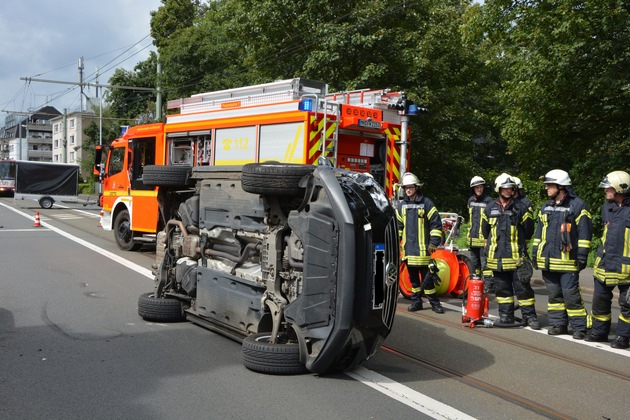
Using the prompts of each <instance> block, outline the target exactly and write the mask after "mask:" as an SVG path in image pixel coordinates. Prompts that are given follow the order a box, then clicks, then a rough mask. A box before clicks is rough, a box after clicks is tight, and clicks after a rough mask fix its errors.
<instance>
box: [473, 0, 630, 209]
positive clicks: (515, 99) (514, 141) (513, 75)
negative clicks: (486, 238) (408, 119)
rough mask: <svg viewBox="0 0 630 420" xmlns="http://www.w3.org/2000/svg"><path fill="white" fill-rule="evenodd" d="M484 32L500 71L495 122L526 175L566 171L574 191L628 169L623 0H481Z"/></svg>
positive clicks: (629, 95)
mask: <svg viewBox="0 0 630 420" xmlns="http://www.w3.org/2000/svg"><path fill="white" fill-rule="evenodd" d="M483 10H484V19H485V21H484V23H483V25H482V26H483V27H484V28H485V30H486V31H487V40H488V42H489V44H491V45H492V47H491V49H492V50H493V51H494V57H493V59H492V62H493V66H495V67H498V68H501V69H502V71H503V72H504V73H505V75H504V80H503V83H502V87H501V89H500V90H499V91H498V95H497V100H498V103H499V104H500V105H501V108H502V113H501V114H499V115H496V121H497V124H498V125H499V126H500V127H501V133H502V135H503V137H504V138H505V139H506V141H507V143H508V145H509V148H508V150H509V152H510V153H511V154H512V156H513V157H514V159H515V161H516V163H517V165H518V168H519V169H520V170H521V171H523V172H525V173H528V174H529V175H530V177H531V178H532V179H535V178H536V177H537V176H539V175H542V174H544V173H545V172H546V171H548V170H550V169H553V168H560V169H565V170H567V171H569V173H571V174H572V177H575V178H576V180H577V178H578V175H580V174H588V175H589V176H590V177H595V179H592V178H589V179H588V180H587V179H582V180H579V181H581V182H580V183H578V184H577V185H576V191H577V192H578V194H579V195H581V196H582V197H583V198H585V199H586V200H587V201H589V202H591V203H592V204H595V203H596V202H601V200H599V196H598V194H597V192H596V191H595V189H596V185H597V183H598V182H599V180H601V178H603V177H604V175H605V174H606V173H608V172H610V171H611V170H615V169H623V168H626V169H627V168H628V163H627V162H628V161H627V156H628V154H629V153H630V135H629V134H630V133H629V130H628V123H627V122H628V121H629V120H630V89H628V86H630V62H629V60H628V49H627V46H628V45H630V32H629V31H628V27H630V13H629V12H630V10H629V5H628V3H627V2H625V1H623V0H611V1H605V2H604V1H600V0H579V1H577V0H551V1H542V0H536V1H522V0H521V1H506V0H492V1H486V2H485V5H484V7H483Z"/></svg>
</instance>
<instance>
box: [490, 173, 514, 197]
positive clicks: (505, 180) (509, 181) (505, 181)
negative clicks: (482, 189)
mask: <svg viewBox="0 0 630 420" xmlns="http://www.w3.org/2000/svg"><path fill="white" fill-rule="evenodd" d="M515 187H516V182H514V178H513V177H511V176H510V175H508V174H506V173H505V172H503V173H502V174H501V175H499V176H498V177H497V179H495V180H494V191H495V192H497V193H498V192H499V190H500V189H501V188H515Z"/></svg>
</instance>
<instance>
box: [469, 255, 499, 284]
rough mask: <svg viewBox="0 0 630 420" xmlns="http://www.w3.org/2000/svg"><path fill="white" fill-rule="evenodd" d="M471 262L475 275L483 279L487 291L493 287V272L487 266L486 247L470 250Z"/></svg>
mask: <svg viewBox="0 0 630 420" xmlns="http://www.w3.org/2000/svg"><path fill="white" fill-rule="evenodd" d="M469 251H470V262H472V265H473V267H475V274H477V275H478V276H479V277H481V278H482V279H483V281H484V283H485V286H486V290H487V289H488V288H490V287H491V286H492V285H493V282H492V270H490V269H488V266H487V265H486V260H487V258H486V249H485V248H484V247H473V246H471V247H470V248H469Z"/></svg>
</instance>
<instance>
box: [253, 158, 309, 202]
mask: <svg viewBox="0 0 630 420" xmlns="http://www.w3.org/2000/svg"><path fill="white" fill-rule="evenodd" d="M314 170H315V166H313V165H300V164H290V163H278V162H264V163H248V164H247V165H245V166H243V173H242V175H241V184H242V186H243V190H245V191H247V192H249V193H252V194H270V195H284V196H301V195H304V191H305V188H303V187H300V180H301V179H302V178H303V177H304V176H305V175H309V174H311V173H313V171H314Z"/></svg>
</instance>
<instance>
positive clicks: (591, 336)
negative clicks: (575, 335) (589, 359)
mask: <svg viewBox="0 0 630 420" xmlns="http://www.w3.org/2000/svg"><path fill="white" fill-rule="evenodd" d="M584 341H589V342H591V343H605V342H607V341H608V335H604V334H597V333H594V332H593V331H591V332H590V333H588V334H587V335H586V338H585V339H584Z"/></svg>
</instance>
